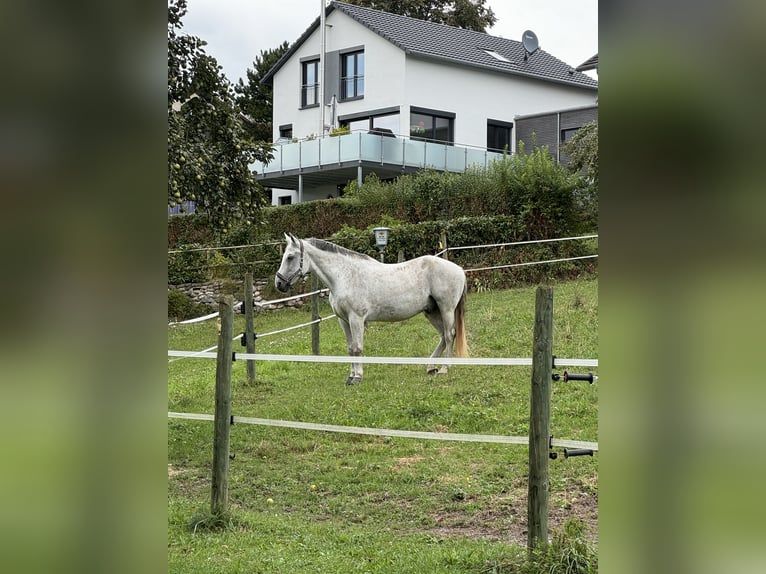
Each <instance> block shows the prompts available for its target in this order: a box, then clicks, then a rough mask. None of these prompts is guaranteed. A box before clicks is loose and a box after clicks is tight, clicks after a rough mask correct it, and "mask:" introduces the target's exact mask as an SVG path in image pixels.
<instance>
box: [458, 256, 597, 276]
mask: <svg viewBox="0 0 766 574" xmlns="http://www.w3.org/2000/svg"><path fill="white" fill-rule="evenodd" d="M597 257H598V255H582V256H580V257H565V258H563V259H548V260H547V261H530V262H528V263H511V264H509V265H493V266H492V267H478V268H476V269H466V270H465V272H466V273H471V272H472V271H489V270H491V269H508V268H510V267H526V266H527V265H541V264H543V263H561V262H563V261H575V260H576V259H595V258H597Z"/></svg>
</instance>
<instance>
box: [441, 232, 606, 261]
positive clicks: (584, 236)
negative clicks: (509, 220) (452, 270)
mask: <svg viewBox="0 0 766 574" xmlns="http://www.w3.org/2000/svg"><path fill="white" fill-rule="evenodd" d="M595 237H598V234H594V235H580V236H578V237H557V238H554V239H532V240H529V241H512V242H510V243H490V244H487V245H466V246H463V247H447V248H446V249H442V250H441V251H439V252H438V253H435V255H436V256H437V257H438V256H439V255H442V254H443V253H444V252H446V251H461V250H463V249H488V248H490V247H509V246H511V245H529V244H531V243H551V242H554V241H572V240H575V239H593V238H595Z"/></svg>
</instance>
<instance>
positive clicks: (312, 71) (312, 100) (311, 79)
mask: <svg viewBox="0 0 766 574" xmlns="http://www.w3.org/2000/svg"><path fill="white" fill-rule="evenodd" d="M318 105H319V60H309V61H306V62H303V63H302V64H301V107H302V108H307V107H310V106H318Z"/></svg>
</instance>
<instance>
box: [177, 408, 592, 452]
mask: <svg viewBox="0 0 766 574" xmlns="http://www.w3.org/2000/svg"><path fill="white" fill-rule="evenodd" d="M168 418H174V419H187V420H201V421H212V420H214V419H215V417H214V416H213V415H207V414H195V413H176V412H168ZM232 420H233V422H234V423H244V424H251V425H261V426H271V427H280V428H293V429H301V430H312V431H323V432H337V433H346V434H361V435H370V436H383V437H401V438H415V439H425V440H445V441H457V442H481V443H498V444H518V445H528V444H529V437H528V436H504V435H486V434H461V433H445V432H427V431H408V430H398V429H381V428H372V427H353V426H343V425H325V424H318V423H305V422H298V421H284V420H274V419H259V418H253V417H238V416H234V417H232ZM551 446H556V447H564V448H587V449H592V450H594V451H597V450H598V443H597V442H586V441H577V440H560V439H556V438H554V439H553V440H552V441H551Z"/></svg>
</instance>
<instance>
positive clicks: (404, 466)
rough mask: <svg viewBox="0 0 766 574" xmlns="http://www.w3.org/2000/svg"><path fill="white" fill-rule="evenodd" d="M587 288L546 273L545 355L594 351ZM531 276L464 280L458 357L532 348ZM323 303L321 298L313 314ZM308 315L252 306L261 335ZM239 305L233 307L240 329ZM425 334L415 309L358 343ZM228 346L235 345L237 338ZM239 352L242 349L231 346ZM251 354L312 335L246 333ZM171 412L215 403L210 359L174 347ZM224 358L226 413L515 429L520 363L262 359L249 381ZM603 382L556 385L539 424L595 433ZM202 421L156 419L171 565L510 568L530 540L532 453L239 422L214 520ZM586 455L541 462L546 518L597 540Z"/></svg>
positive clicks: (590, 289)
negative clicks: (485, 282) (225, 492)
mask: <svg viewBox="0 0 766 574" xmlns="http://www.w3.org/2000/svg"><path fill="white" fill-rule="evenodd" d="M597 287H598V283H597V281H596V280H584V281H572V282H567V283H560V284H556V285H555V286H554V309H555V326H554V333H555V334H554V353H555V354H556V355H558V356H561V357H564V356H565V357H572V358H597V357H598V355H597V351H598V345H597V341H598V294H597ZM534 294H535V289H534V288H533V287H529V288H519V289H513V290H508V291H489V292H483V293H472V294H470V295H469V297H468V303H467V315H466V322H467V328H468V342H469V346H470V349H471V356H474V357H530V356H531V348H532V324H533V314H534V296H535V295H534ZM331 312H332V311H331V310H330V309H329V306H326V305H325V306H324V307H323V308H322V309H321V311H320V313H321V314H322V315H323V316H324V315H327V314H330V313H331ZM307 320H310V310H309V307H308V306H306V307H305V308H304V309H285V310H282V311H278V312H268V313H263V314H257V315H256V331H257V332H267V331H270V330H273V329H278V328H281V327H286V326H289V325H294V324H298V323H303V322H305V321H307ZM243 325H244V317H243V316H242V315H236V316H235V333H239V332H241V331H242V330H243V328H244V327H243ZM437 342H438V340H437V335H436V332H435V331H434V330H433V329H432V327H431V326H430V325H429V324H428V322H427V321H426V320H425V319H424V318H423V317H415V318H413V319H410V320H409V321H406V322H404V323H396V324H385V323H373V324H370V325H369V327H368V329H367V332H366V335H365V354H366V355H378V356H427V355H429V354H430V353H431V351H432V350H433V348H434V347H435V346H436V343H437ZM215 343H216V327H215V321H207V322H204V323H198V324H193V325H187V326H173V327H169V328H168V348H170V349H182V350H201V349H204V348H207V347H210V346H212V345H214V344H215ZM235 345H237V346H238V345H239V343H238V342H235ZM237 348H240V347H237ZM256 352H260V353H284V354H309V353H310V352H311V330H310V329H300V330H296V331H291V332H288V333H286V334H283V335H277V336H274V337H264V338H259V339H258V340H257V345H256ZM321 352H322V354H326V355H343V354H345V352H346V351H345V340H344V338H343V335H342V332H341V329H340V327H339V325H338V323H337V321H336V320H334V319H333V320H330V321H327V322H323V323H322V324H321ZM170 361H172V362H169V364H168V410H171V411H180V412H191V413H212V412H213V407H214V384H215V361H214V360H211V359H178V360H173V359H170ZM245 369H246V367H245V362H244V361H236V362H235V363H234V364H233V384H232V412H233V414H235V415H238V416H251V417H260V418H270V419H285V420H294V421H306V422H319V423H326V424H338V425H352V426H368V427H383V428H395V429H408V430H424V431H440V432H454V433H477V434H505V435H527V434H528V429H529V392H530V391H529V387H530V376H531V369H530V368H529V367H473V366H471V367H469V366H457V367H453V368H452V369H451V371H450V373H449V374H448V375H439V376H429V375H427V374H426V373H425V367H423V366H407V365H372V364H371V365H365V378H364V383H363V384H362V385H359V386H353V387H348V386H346V385H345V384H343V383H344V381H345V379H346V377H347V375H348V366H347V365H339V364H304V363H276V362H274V363H258V364H257V382H256V384H253V385H248V384H247V383H246V370H245ZM598 384H599V383H596V384H594V385H588V384H587V383H581V382H570V383H563V382H558V383H553V392H552V405H551V413H552V415H551V432H552V433H553V434H554V435H555V436H556V437H557V438H560V439H573V440H586V441H598ZM212 438H213V425H212V423H211V422H209V421H187V420H177V419H170V420H169V421H168V560H169V571H171V572H206V573H210V572H251V573H257V572H263V573H275V572H280V573H303V572H370V573H390V572H397V573H405V572H413V573H415V572H418V573H423V572H428V573H439V572H511V571H517V570H514V569H513V565H514V564H518V563H519V562H518V561H519V556H521V555H523V554H524V553H525V545H526V504H527V501H526V489H527V462H528V460H527V458H528V452H527V448H526V447H524V446H512V445H493V444H476V443H456V442H444V441H427V440H413V439H405V438H390V437H388V438H387V437H368V436H355V435H346V434H336V433H322V432H315V431H305V430H296V429H282V428H272V427H261V426H253V425H245V424H237V425H234V426H233V427H232V431H231V453H232V454H233V455H234V457H235V458H234V459H233V460H231V464H230V470H229V472H230V478H229V480H230V487H229V499H230V507H231V516H230V519H229V520H228V521H227V523H226V525H225V527H224V528H217V529H211V528H209V527H208V526H209V525H208V522H205V521H204V520H203V518H204V516H205V514H206V513H207V512H208V511H209V506H210V476H211V461H212ZM597 462H598V455H596V456H594V457H587V456H585V457H577V458H570V459H567V460H565V459H564V458H563V456H560V457H559V458H558V459H557V460H555V461H551V465H550V518H549V526H550V527H551V528H552V529H557V528H560V527H561V526H562V525H563V524H564V522H566V521H567V520H569V519H571V518H576V519H577V520H579V521H581V522H582V525H583V528H584V535H585V537H587V539H588V540H589V541H590V542H596V541H597V537H598V533H597V512H598V511H597V508H598V470H597V468H598V467H597Z"/></svg>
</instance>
